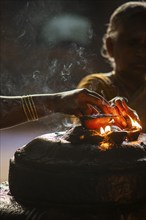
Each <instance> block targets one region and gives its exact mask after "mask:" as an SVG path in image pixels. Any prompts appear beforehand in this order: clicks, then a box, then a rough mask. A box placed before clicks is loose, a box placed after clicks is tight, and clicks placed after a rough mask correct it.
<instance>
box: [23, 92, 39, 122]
mask: <svg viewBox="0 0 146 220" xmlns="http://www.w3.org/2000/svg"><path fill="white" fill-rule="evenodd" d="M21 102H22V107H23V111H24V113H25V115H26V118H27V121H36V120H38V114H37V110H36V107H35V104H34V101H33V99H32V96H30V95H27V96H21Z"/></svg>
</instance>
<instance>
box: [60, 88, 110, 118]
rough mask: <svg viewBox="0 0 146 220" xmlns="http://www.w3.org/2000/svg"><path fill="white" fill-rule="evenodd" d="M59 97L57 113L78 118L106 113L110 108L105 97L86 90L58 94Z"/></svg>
mask: <svg viewBox="0 0 146 220" xmlns="http://www.w3.org/2000/svg"><path fill="white" fill-rule="evenodd" d="M58 96H59V100H58V103H57V104H58V108H59V109H58V108H57V110H56V111H58V112H62V113H65V114H72V115H75V116H77V117H81V116H83V115H91V114H98V113H99V112H106V111H107V108H108V106H109V103H108V101H107V100H106V99H104V97H102V96H101V95H99V94H97V93H96V92H93V91H90V90H88V89H85V88H82V89H75V90H72V91H67V92H62V93H58Z"/></svg>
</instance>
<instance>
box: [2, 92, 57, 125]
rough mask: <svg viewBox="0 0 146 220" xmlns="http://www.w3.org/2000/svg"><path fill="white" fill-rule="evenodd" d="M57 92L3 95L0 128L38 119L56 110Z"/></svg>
mask: <svg viewBox="0 0 146 220" xmlns="http://www.w3.org/2000/svg"><path fill="white" fill-rule="evenodd" d="M57 100H58V95H56V94H52V95H51V94H50V95H45V94H35V95H31V96H12V97H8V96H1V99H0V104H1V110H0V129H4V128H7V127H11V126H14V125H17V124H21V123H25V122H27V121H33V120H37V119H39V118H42V117H45V116H47V115H48V114H50V113H52V112H56V111H57V109H56V103H57Z"/></svg>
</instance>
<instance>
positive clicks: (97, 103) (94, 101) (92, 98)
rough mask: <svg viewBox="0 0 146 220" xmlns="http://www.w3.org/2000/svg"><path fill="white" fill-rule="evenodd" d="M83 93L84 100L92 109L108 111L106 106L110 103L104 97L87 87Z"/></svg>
mask: <svg viewBox="0 0 146 220" xmlns="http://www.w3.org/2000/svg"><path fill="white" fill-rule="evenodd" d="M84 93H85V97H84V98H85V100H86V102H87V103H88V104H89V105H90V106H92V110H93V109H97V111H98V112H99V111H100V112H102V113H109V110H108V107H109V106H110V104H109V102H108V101H107V100H106V99H105V98H104V97H102V96H101V95H99V94H97V93H96V92H93V91H90V90H88V89H84Z"/></svg>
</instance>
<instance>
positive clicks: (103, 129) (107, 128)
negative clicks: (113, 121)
mask: <svg viewBox="0 0 146 220" xmlns="http://www.w3.org/2000/svg"><path fill="white" fill-rule="evenodd" d="M110 131H111V127H110V126H109V125H107V126H106V127H105V128H103V127H100V134H102V135H104V134H107V133H108V132H110Z"/></svg>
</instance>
